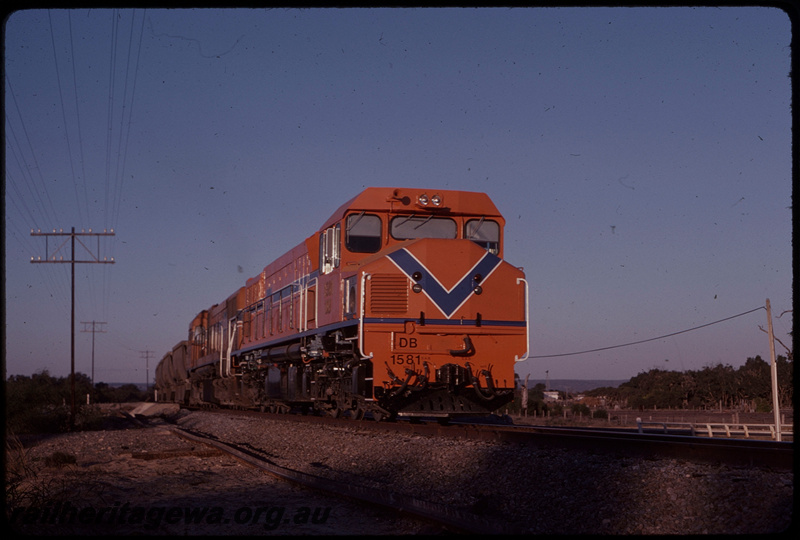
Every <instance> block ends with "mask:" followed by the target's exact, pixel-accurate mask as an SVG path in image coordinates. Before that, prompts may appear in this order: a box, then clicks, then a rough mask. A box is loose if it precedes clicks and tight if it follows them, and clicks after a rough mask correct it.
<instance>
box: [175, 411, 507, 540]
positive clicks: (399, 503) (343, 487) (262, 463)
mask: <svg viewBox="0 0 800 540" xmlns="http://www.w3.org/2000/svg"><path fill="white" fill-rule="evenodd" d="M170 429H171V431H172V432H173V433H174V434H175V435H177V436H179V437H182V438H184V439H187V440H189V441H192V442H195V443H201V444H204V445H207V446H210V447H213V448H215V449H217V450H220V451H222V452H224V453H227V454H229V455H231V456H233V457H235V458H236V459H238V460H240V461H242V462H244V463H246V464H248V465H250V466H253V467H256V468H258V469H260V470H262V471H264V472H266V473H268V474H270V475H272V476H275V477H277V478H280V479H281V480H285V481H287V482H291V483H292V484H295V485H299V486H302V487H305V488H308V489H311V490H314V491H321V492H324V493H327V494H330V495H334V496H337V497H345V498H347V499H351V500H355V501H358V502H360V503H362V504H369V505H372V506H377V507H381V508H384V509H388V510H392V511H396V512H399V513H400V514H403V515H406V516H413V517H415V518H419V519H421V520H424V521H426V522H429V523H433V524H435V525H438V526H441V527H443V528H444V529H445V530H447V531H450V532H457V533H465V534H514V533H520V532H521V531H517V530H515V529H514V528H513V527H511V526H509V525H508V524H505V523H498V522H496V521H490V520H486V519H483V518H480V517H478V516H475V515H474V514H470V513H468V512H464V511H462V510H459V509H455V508H451V507H449V506H446V505H443V504H439V503H432V502H429V501H424V500H422V499H418V498H415V497H411V496H408V495H404V494H401V493H393V492H390V491H386V490H377V489H373V488H369V487H365V486H361V485H358V484H356V483H346V484H345V483H343V482H338V481H334V480H330V479H328V478H323V477H320V476H315V475H311V474H308V473H304V472H300V471H295V470H292V469H288V468H285V467H281V466H279V465H276V464H275V463H273V462H272V461H270V460H269V459H267V458H265V457H264V456H263V455H260V452H258V451H254V449H252V448H246V447H245V446H242V445H240V444H235V443H232V442H227V441H222V440H219V439H217V438H216V437H213V436H209V435H207V434H204V433H200V432H197V431H194V430H189V429H184V428H179V427H176V426H172V427H171V428H170Z"/></svg>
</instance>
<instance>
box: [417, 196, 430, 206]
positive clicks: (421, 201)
mask: <svg viewBox="0 0 800 540" xmlns="http://www.w3.org/2000/svg"><path fill="white" fill-rule="evenodd" d="M417 200H418V201H419V204H421V205H422V206H428V196H427V195H426V194H424V193H423V194H422V195H420V196H419V198H418V199H417Z"/></svg>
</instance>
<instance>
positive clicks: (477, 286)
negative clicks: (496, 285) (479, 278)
mask: <svg viewBox="0 0 800 540" xmlns="http://www.w3.org/2000/svg"><path fill="white" fill-rule="evenodd" d="M473 290H474V291H475V294H481V293H482V292H483V287H481V286H480V285H475V289H473Z"/></svg>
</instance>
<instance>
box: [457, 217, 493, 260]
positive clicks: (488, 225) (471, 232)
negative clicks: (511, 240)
mask: <svg viewBox="0 0 800 540" xmlns="http://www.w3.org/2000/svg"><path fill="white" fill-rule="evenodd" d="M464 238H466V239H467V240H472V241H473V242H475V243H476V244H478V245H479V246H481V247H482V248H483V249H485V250H486V251H488V252H489V253H491V254H493V255H497V254H498V253H500V225H499V224H498V223H497V222H496V221H492V220H490V219H483V218H481V219H471V220H469V221H467V224H466V226H465V227H464Z"/></svg>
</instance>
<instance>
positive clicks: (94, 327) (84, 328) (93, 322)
mask: <svg viewBox="0 0 800 540" xmlns="http://www.w3.org/2000/svg"><path fill="white" fill-rule="evenodd" d="M81 324H91V325H92V329H91V330H89V327H88V326H84V327H83V330H81V332H91V333H92V388H94V335H95V334H96V333H100V334H105V333H106V331H105V330H103V328H102V327H100V329H99V330H98V329H97V328H96V326H95V325H98V324H108V323H105V322H97V321H90V322H86V321H81Z"/></svg>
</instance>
